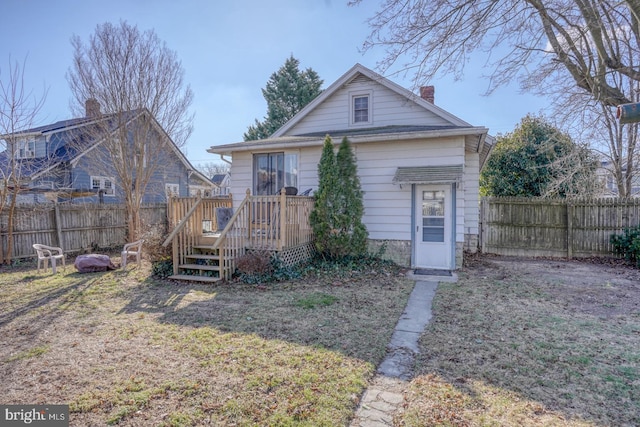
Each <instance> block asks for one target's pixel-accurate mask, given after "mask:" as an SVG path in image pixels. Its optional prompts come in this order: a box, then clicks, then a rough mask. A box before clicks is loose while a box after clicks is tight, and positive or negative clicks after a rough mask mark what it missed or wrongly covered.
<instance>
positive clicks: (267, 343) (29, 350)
mask: <svg viewBox="0 0 640 427" xmlns="http://www.w3.org/2000/svg"><path fill="white" fill-rule="evenodd" d="M149 267H150V266H149V265H143V266H142V267H141V268H137V267H133V268H131V269H128V270H127V271H126V272H122V271H112V272H105V273H91V274H79V273H76V272H74V271H73V267H71V268H67V271H66V273H64V274H58V275H55V276H53V275H51V274H50V273H47V274H40V275H37V274H36V272H35V268H22V269H3V270H2V272H1V274H0V334H1V335H2V336H3V346H1V347H0V361H1V362H2V363H1V367H0V382H1V383H2V386H3V395H2V398H1V399H0V400H1V403H5V404H7V403H11V404H44V403H48V404H69V405H70V409H71V425H72V426H89V425H106V424H111V425H124V426H138V425H145V426H146V425H163V426H188V425H222V426H224V425H314V426H322V425H325V426H337V425H345V424H346V423H348V420H349V419H350V418H351V417H352V415H353V411H354V409H355V406H356V405H357V403H358V400H359V397H360V395H361V393H362V391H363V390H364V388H365V387H366V385H367V383H368V381H369V379H370V378H371V376H372V374H373V371H374V367H375V366H376V365H377V364H378V363H379V362H380V361H381V360H382V358H383V357H384V354H385V348H386V345H387V343H388V341H389V339H390V336H391V333H392V331H393V327H394V326H395V323H396V321H397V319H398V317H399V315H400V313H401V312H402V310H403V309H404V306H405V304H406V300H407V298H408V294H409V292H410V291H411V289H412V282H410V281H408V280H406V279H404V278H403V277H402V276H401V275H399V274H398V271H396V270H388V271H383V270H377V271H364V272H362V271H360V272H358V271H353V272H345V271H341V272H340V274H337V275H336V274H326V273H322V272H316V274H311V275H309V276H307V277H305V278H304V279H298V280H296V281H291V282H286V283H279V284H275V285H262V286H252V285H246V284H241V283H233V284H221V285H216V286H211V285H189V284H176V283H171V282H168V281H161V280H155V279H152V278H150V277H149V271H150V268H149Z"/></svg>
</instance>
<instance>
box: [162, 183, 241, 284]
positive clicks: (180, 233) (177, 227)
mask: <svg viewBox="0 0 640 427" xmlns="http://www.w3.org/2000/svg"><path fill="white" fill-rule="evenodd" d="M232 206H233V200H232V199H231V195H229V196H228V197H214V198H204V199H203V198H200V197H172V198H170V199H169V201H168V203H167V218H168V220H169V227H170V229H173V230H172V232H171V234H169V236H168V237H167V239H166V240H165V241H164V243H163V245H164V246H166V245H168V244H169V243H172V250H173V272H174V274H177V273H178V265H180V264H183V263H185V257H186V256H187V255H191V254H192V252H193V247H194V246H195V245H197V244H198V243H199V239H200V238H201V237H202V235H203V234H204V233H205V232H207V231H213V230H215V229H216V224H217V222H218V219H217V217H216V208H230V207H232Z"/></svg>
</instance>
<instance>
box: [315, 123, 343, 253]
mask: <svg viewBox="0 0 640 427" xmlns="http://www.w3.org/2000/svg"><path fill="white" fill-rule="evenodd" d="M337 177H338V169H337V165H336V157H335V154H334V153H333V142H332V141H331V137H330V136H329V135H327V137H326V138H325V139H324V146H323V148H322V156H321V157H320V163H318V191H316V193H315V201H314V205H313V210H312V211H311V214H310V216H309V221H310V223H311V227H312V228H313V233H314V234H315V238H316V249H317V250H318V252H320V253H321V254H323V255H325V254H328V252H329V246H330V242H329V240H330V236H331V234H332V232H333V229H334V222H335V212H336V197H335V196H336V193H335V188H336V186H337V185H338V180H337Z"/></svg>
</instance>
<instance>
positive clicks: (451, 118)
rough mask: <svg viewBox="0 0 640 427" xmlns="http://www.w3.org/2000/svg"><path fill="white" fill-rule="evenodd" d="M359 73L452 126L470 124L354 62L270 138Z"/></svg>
mask: <svg viewBox="0 0 640 427" xmlns="http://www.w3.org/2000/svg"><path fill="white" fill-rule="evenodd" d="M359 74H362V75H363V76H365V77H368V78H369V79H371V80H373V81H375V82H376V83H379V84H380V85H382V86H384V87H386V88H387V89H389V90H391V91H393V92H395V93H397V94H398V95H400V96H403V97H405V98H407V99H410V100H412V101H413V102H415V103H416V104H418V105H420V106H421V107H423V108H424V109H426V110H428V111H430V112H432V113H433V114H435V115H437V116H440V117H442V118H443V119H445V120H447V121H448V122H450V123H451V125H452V126H460V127H470V126H471V125H470V124H469V123H467V122H465V121H464V120H462V119H460V118H459V117H456V116H454V115H453V114H451V113H449V112H448V111H446V110H444V109H442V108H440V107H438V106H437V105H435V104H432V103H431V102H428V101H426V100H424V99H422V98H421V97H419V96H418V95H416V94H414V93H413V92H411V91H409V90H407V89H405V88H403V87H402V86H400V85H398V84H396V83H394V82H392V81H391V80H389V79H387V78H385V77H383V76H381V75H380V74H378V73H376V72H374V71H372V70H370V69H368V68H367V67H365V66H363V65H361V64H356V65H354V66H353V67H351V69H350V70H349V71H347V72H346V73H344V74H343V75H342V76H341V77H340V78H339V79H338V80H336V81H335V82H333V83H332V84H331V85H330V86H329V87H328V88H326V89H325V90H323V91H322V93H321V94H320V95H318V96H317V97H316V98H315V99H314V100H313V101H311V102H310V103H309V104H307V106H306V107H304V108H303V109H302V110H300V111H299V112H298V114H296V115H295V116H294V117H293V118H292V119H291V120H289V121H288V122H287V123H285V124H284V126H282V127H281V128H280V129H278V130H277V131H275V132H274V133H273V135H271V138H276V137H279V136H283V135H286V134H287V132H288V131H289V130H290V129H291V128H293V127H294V126H295V125H296V124H298V123H299V122H300V121H301V120H302V119H303V118H304V117H306V116H307V114H309V112H311V111H313V110H314V109H315V108H316V107H317V106H318V105H320V104H322V103H323V102H324V101H325V100H327V99H328V98H330V97H331V96H333V95H334V94H335V93H336V92H337V91H338V90H340V88H341V87H342V86H344V85H345V84H347V83H349V82H350V81H352V80H353V79H355V78H356V77H358V75H359Z"/></svg>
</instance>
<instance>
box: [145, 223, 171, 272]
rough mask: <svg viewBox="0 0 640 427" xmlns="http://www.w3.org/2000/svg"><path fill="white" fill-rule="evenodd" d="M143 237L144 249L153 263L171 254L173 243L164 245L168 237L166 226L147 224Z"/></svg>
mask: <svg viewBox="0 0 640 427" xmlns="http://www.w3.org/2000/svg"><path fill="white" fill-rule="evenodd" d="M141 238H142V239H144V245H142V250H143V251H144V253H145V255H146V256H147V257H148V258H149V260H150V261H151V262H152V263H154V262H156V261H162V260H164V259H166V258H167V257H168V256H169V255H170V254H171V252H170V251H171V245H168V246H167V247H163V246H162V243H163V242H164V240H165V239H166V238H167V230H166V227H165V226H163V225H160V224H151V225H145V226H144V230H143V233H142V236H141Z"/></svg>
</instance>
